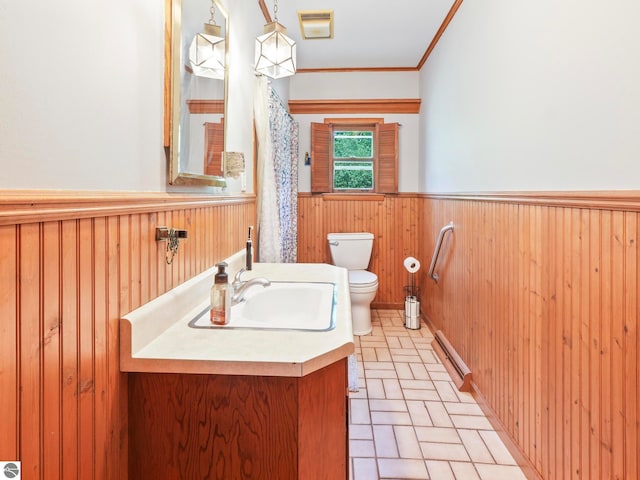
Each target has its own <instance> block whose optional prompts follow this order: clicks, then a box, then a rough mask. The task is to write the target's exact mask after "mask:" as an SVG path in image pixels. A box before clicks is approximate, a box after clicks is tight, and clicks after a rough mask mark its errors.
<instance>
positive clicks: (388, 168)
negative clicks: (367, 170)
mask: <svg viewBox="0 0 640 480" xmlns="http://www.w3.org/2000/svg"><path fill="white" fill-rule="evenodd" d="M376 133H377V137H378V159H377V163H376V171H377V175H376V179H377V182H376V188H375V191H376V192H378V193H398V124H397V123H379V124H377V125H376Z"/></svg>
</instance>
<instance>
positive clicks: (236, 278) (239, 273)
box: [233, 267, 247, 285]
mask: <svg viewBox="0 0 640 480" xmlns="http://www.w3.org/2000/svg"><path fill="white" fill-rule="evenodd" d="M246 271H247V269H246V268H244V267H242V268H241V269H240V270H238V271H237V272H236V274H235V275H234V276H233V285H239V284H240V283H242V280H241V279H240V277H241V276H242V274H243V273H244V272H246Z"/></svg>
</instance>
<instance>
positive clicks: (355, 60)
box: [265, 0, 455, 69]
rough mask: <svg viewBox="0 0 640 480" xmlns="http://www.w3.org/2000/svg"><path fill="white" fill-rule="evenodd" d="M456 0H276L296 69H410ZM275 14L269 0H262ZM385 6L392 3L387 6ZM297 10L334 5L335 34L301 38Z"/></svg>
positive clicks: (278, 13) (418, 59)
mask: <svg viewBox="0 0 640 480" xmlns="http://www.w3.org/2000/svg"><path fill="white" fill-rule="evenodd" d="M454 3H455V0H391V1H390V2H384V3H383V2H381V1H373V0H278V12H277V16H278V22H280V23H281V24H282V25H284V26H285V27H286V28H287V35H288V36H290V37H291V38H293V39H294V40H295V41H296V43H297V46H298V47H297V50H298V52H297V62H298V65H297V67H298V69H325V68H344V69H349V68H398V67H399V68H415V67H416V66H417V65H418V63H419V62H420V60H421V59H422V56H423V55H424V53H425V52H426V50H427V48H428V47H429V44H430V43H431V40H432V39H433V37H434V36H435V34H436V32H437V31H438V29H439V28H440V26H441V25H442V22H443V21H444V19H445V17H446V16H447V13H448V12H449V10H450V9H451V7H452V5H453V4H454ZM265 4H266V6H267V8H268V10H269V13H270V14H271V17H272V18H273V17H274V0H265ZM389 6H390V7H391V8H389ZM298 10H333V17H334V30H333V32H334V38H332V39H310V40H304V39H303V38H302V35H301V34H300V26H299V22H298V14H297V11H298Z"/></svg>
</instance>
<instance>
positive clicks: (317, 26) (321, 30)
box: [298, 10, 333, 39]
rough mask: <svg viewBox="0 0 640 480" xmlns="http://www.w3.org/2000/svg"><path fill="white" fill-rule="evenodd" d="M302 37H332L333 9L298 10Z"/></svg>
mask: <svg viewBox="0 0 640 480" xmlns="http://www.w3.org/2000/svg"><path fill="white" fill-rule="evenodd" d="M298 20H300V33H302V38H305V39H314V38H333V10H307V11H302V10H299V11H298Z"/></svg>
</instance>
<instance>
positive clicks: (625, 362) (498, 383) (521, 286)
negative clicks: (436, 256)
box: [418, 192, 640, 480]
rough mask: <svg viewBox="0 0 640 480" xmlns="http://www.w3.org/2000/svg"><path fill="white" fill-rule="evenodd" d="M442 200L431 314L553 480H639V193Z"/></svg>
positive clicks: (427, 294) (429, 291)
mask: <svg viewBox="0 0 640 480" xmlns="http://www.w3.org/2000/svg"><path fill="white" fill-rule="evenodd" d="M546 197H547V198H545V195H535V194H520V195H517V196H516V195H515V194H514V195H495V196H491V195H486V196H484V198H483V196H482V195H458V196H456V195H451V196H447V195H432V196H425V198H423V203H421V204H420V205H419V211H420V212H421V219H422V221H421V222H420V227H419V237H420V239H421V242H420V243H419V245H418V247H419V250H418V252H419V257H418V258H420V259H421V260H422V259H423V258H428V257H430V256H431V254H432V252H433V248H434V244H435V238H436V234H437V232H438V231H439V229H440V228H441V227H442V226H444V225H446V224H447V223H448V222H449V221H450V220H453V222H454V223H455V230H454V232H453V235H452V236H451V241H450V242H449V243H447V242H446V241H445V245H444V247H443V250H442V255H441V261H440V262H439V264H438V267H437V271H438V272H439V274H440V279H439V282H438V283H437V284H435V283H434V282H433V281H431V280H430V279H428V278H427V276H426V274H424V273H423V274H421V275H420V284H421V286H422V298H421V300H422V302H421V306H422V311H423V314H425V316H426V317H428V319H429V321H430V323H431V324H432V325H433V326H434V327H436V328H438V329H440V330H442V331H443V332H444V333H445V335H446V336H447V338H448V339H449V341H450V342H451V343H452V344H453V346H454V347H455V349H456V350H457V352H458V353H459V354H460V356H461V357H462V358H463V360H464V361H465V363H466V364H467V365H468V366H469V367H470V368H471V370H472V372H473V380H474V382H475V385H476V387H477V389H478V390H479V391H480V393H481V395H482V397H483V398H484V399H485V400H486V402H487V403H488V405H489V406H490V408H491V410H492V411H493V413H495V417H496V421H497V422H498V423H499V424H500V426H501V428H502V429H503V434H505V435H508V436H509V437H510V438H511V439H512V440H513V441H514V442H515V443H516V444H517V445H518V446H519V449H520V450H521V452H522V453H523V454H524V456H525V457H526V459H527V460H528V462H529V463H530V465H531V467H532V469H533V470H535V472H537V474H538V475H540V476H541V477H542V478H545V479H561V480H562V479H570V478H581V479H604V478H625V479H626V478H628V479H631V478H639V476H640V471H639V468H638V438H639V435H640V427H639V424H638V418H639V417H638V415H639V410H638V408H639V403H638V396H639V394H640V384H639V380H638V379H639V378H640V368H639V360H640V358H638V343H639V338H638V333H637V327H638V318H637V317H638V290H639V288H640V283H639V279H638V272H639V271H640V262H639V256H638V233H639V232H638V229H639V215H640V213H639V212H638V210H639V207H640V202H638V195H637V193H636V194H632V193H622V192H621V193H619V194H617V195H611V194H603V193H596V194H593V195H589V194H587V193H583V194H571V193H567V194H558V195H548V196H546Z"/></svg>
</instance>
